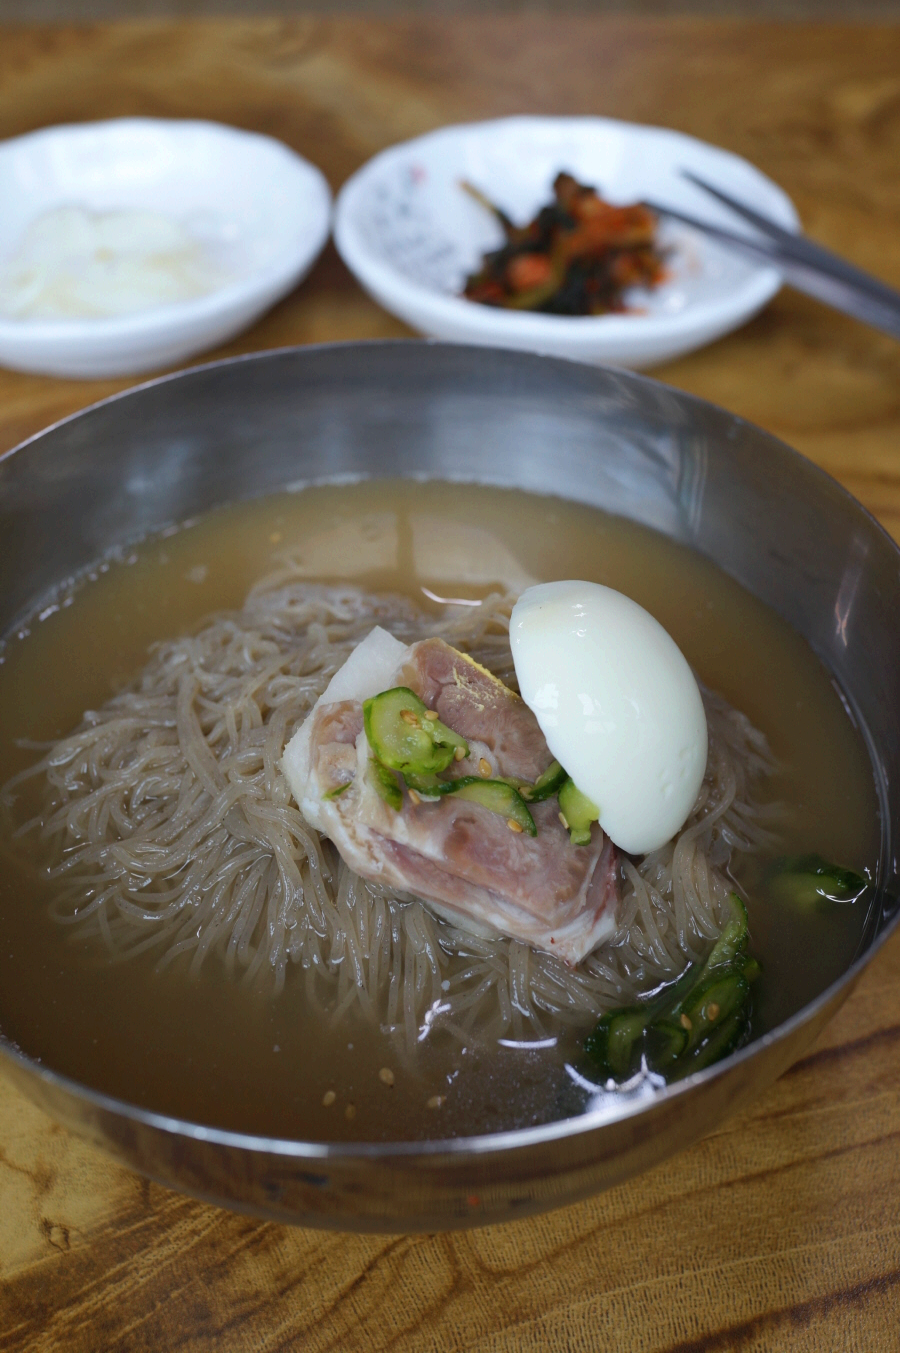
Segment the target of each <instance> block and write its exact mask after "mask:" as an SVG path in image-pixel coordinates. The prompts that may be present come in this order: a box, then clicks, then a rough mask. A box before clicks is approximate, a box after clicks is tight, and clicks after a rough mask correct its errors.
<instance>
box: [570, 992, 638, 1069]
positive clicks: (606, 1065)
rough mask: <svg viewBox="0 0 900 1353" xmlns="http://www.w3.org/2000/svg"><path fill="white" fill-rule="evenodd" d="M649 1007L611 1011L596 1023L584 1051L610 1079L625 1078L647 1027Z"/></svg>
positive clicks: (627, 1007) (630, 1007) (586, 1041)
mask: <svg viewBox="0 0 900 1353" xmlns="http://www.w3.org/2000/svg"><path fill="white" fill-rule="evenodd" d="M647 1014H648V1012H647V1010H646V1009H642V1008H641V1007H640V1006H626V1008H625V1009H623V1010H610V1011H609V1013H608V1014H606V1015H604V1016H603V1017H602V1018H601V1019H600V1020H598V1021H597V1023H596V1024H595V1025H594V1028H593V1030H592V1031H591V1033H590V1034H588V1036H587V1038H586V1039H585V1041H584V1050H585V1052H586V1053H587V1054H588V1056H589V1057H590V1058H591V1060H592V1061H593V1062H595V1063H596V1065H597V1067H598V1069H599V1071H600V1073H601V1075H604V1076H605V1077H606V1078H607V1079H609V1078H610V1077H611V1078H612V1079H613V1080H625V1079H626V1077H627V1076H628V1072H629V1070H630V1069H631V1063H632V1060H633V1052H634V1045H635V1043H636V1042H637V1041H638V1039H640V1038H642V1037H643V1034H644V1030H645V1029H646V1027H647Z"/></svg>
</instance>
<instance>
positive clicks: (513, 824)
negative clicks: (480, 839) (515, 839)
mask: <svg viewBox="0 0 900 1353" xmlns="http://www.w3.org/2000/svg"><path fill="white" fill-rule="evenodd" d="M506 825H507V827H509V830H510V831H511V832H520V831H521V830H522V828H521V826H520V824H519V823H518V822H517V821H516V820H515V818H514V817H508V818H507V819H506Z"/></svg>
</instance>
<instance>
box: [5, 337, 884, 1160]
mask: <svg viewBox="0 0 900 1353" xmlns="http://www.w3.org/2000/svg"><path fill="white" fill-rule="evenodd" d="M421 346H427V347H432V348H438V349H448V350H451V351H453V352H454V353H458V352H459V350H460V349H463V350H467V351H469V352H470V353H472V354H475V355H481V356H483V352H482V350H481V349H480V348H479V347H477V346H472V345H467V344H458V343H447V342H443V341H441V340H439V339H376V340H369V341H352V340H348V341H342V342H333V343H315V344H297V345H294V346H288V347H284V348H270V349H264V350H263V351H260V352H251V353H241V354H238V355H237V356H234V357H225V358H220V359H218V360H216V361H213V362H204V363H200V364H198V365H195V366H190V367H186V368H182V369H181V370H178V371H173V372H167V373H165V374H164V375H161V376H155V377H152V378H151V379H150V380H146V381H141V382H140V383H139V384H137V385H132V386H129V387H128V388H127V389H125V390H120V391H117V392H116V393H115V394H113V395H108V396H106V397H105V398H103V399H99V400H96V401H95V402H94V403H92V404H89V405H86V406H85V407H84V408H83V409H78V410H76V411H75V412H74V413H71V414H67V415H66V416H65V417H63V418H60V419H58V420H57V421H56V422H54V423H51V424H49V425H48V426H47V427H45V428H42V429H41V430H40V431H38V432H36V433H34V434H32V436H30V437H27V438H26V439H25V440H24V441H23V442H20V443H19V444H18V445H17V446H14V447H12V448H11V449H10V450H9V451H6V452H4V453H3V454H2V455H0V467H2V466H3V465H4V464H5V463H6V461H7V460H8V459H9V458H10V457H12V456H14V455H16V454H17V453H19V452H21V451H24V450H25V449H26V448H27V447H29V446H31V445H32V444H33V443H34V442H37V441H39V440H40V439H41V438H42V437H44V436H46V435H47V434H48V433H50V432H53V431H55V430H56V429H57V428H60V427H63V426H65V425H66V424H67V423H71V422H74V421H75V420H77V419H80V418H84V417H87V416H89V415H90V414H92V413H93V412H95V411H96V410H98V409H101V408H104V407H106V406H107V405H108V404H112V403H115V402H118V401H119V400H122V399H127V398H130V397H131V396H132V395H136V394H139V393H140V392H142V391H145V390H148V389H154V388H156V387H157V386H161V385H166V384H168V383H170V382H173V381H178V380H181V379H183V378H190V377H192V376H195V375H197V374H200V373H205V372H210V371H214V370H216V369H218V368H225V367H231V366H236V365H239V364H245V363H249V362H255V361H265V360H267V359H271V358H273V357H285V356H295V357H296V356H301V355H304V354H307V353H317V352H327V351H332V350H344V349H353V350H357V351H358V350H360V349H368V348H375V347H377V348H405V347H421ZM500 351H502V352H503V353H504V354H505V355H506V356H509V357H513V358H514V359H515V360H517V361H522V360H524V361H525V362H527V361H528V360H537V361H540V362H541V363H542V364H543V363H545V362H551V363H554V364H555V363H559V364H564V365H569V366H575V367H579V368H581V369H583V370H585V371H591V370H595V371H596V370H599V371H603V372H606V373H607V374H612V375H614V376H616V377H619V378H624V379H626V380H627V381H628V382H629V383H632V382H634V383H637V384H640V385H647V386H650V387H651V388H653V389H663V390H667V391H670V392H671V393H673V394H675V395H676V396H677V397H678V399H679V400H683V401H686V402H687V403H688V404H696V405H700V406H701V407H704V408H707V409H711V410H713V411H714V413H715V414H716V415H717V416H720V417H721V416H725V417H726V418H729V419H732V420H733V421H734V422H737V423H741V424H743V425H745V426H747V427H750V428H752V429H753V431H754V432H756V433H758V434H759V435H760V436H762V437H764V438H765V439H766V440H767V441H768V442H769V443H770V444H771V445H772V446H773V448H775V449H777V454H779V455H781V456H783V457H785V458H786V459H788V460H793V461H795V462H798V463H799V464H800V466H801V467H802V472H803V473H805V474H810V473H812V475H813V478H814V479H816V478H818V479H821V480H823V481H825V482H826V483H827V484H829V485H830V486H831V487H832V489H836V490H837V492H838V495H839V496H840V497H843V498H844V499H845V500H846V502H847V503H848V504H849V505H850V506H851V507H852V510H853V511H854V512H855V513H856V514H857V515H859V516H861V517H862V518H863V520H864V521H865V522H866V524H867V525H868V527H869V528H870V529H872V528H874V530H875V532H876V534H877V535H880V536H881V537H882V538H883V539H884V541H885V542H886V543H887V545H888V547H889V549H890V550H891V551H892V553H893V554H894V555H895V556H896V558H897V562H898V564H900V546H898V544H897V542H896V541H894V539H893V538H892V537H891V536H890V535H889V534H888V532H887V531H886V530H885V528H884V527H883V526H882V525H881V523H880V522H879V521H878V520H877V519H876V518H875V517H874V516H873V514H872V513H871V512H869V510H868V509H867V508H866V507H864V506H863V504H862V503H860V502H859V500H858V499H856V498H854V497H853V495H852V494H851V493H849V492H848V490H847V489H845V488H844V486H843V485H842V484H841V483H839V482H838V480H836V479H834V477H833V476H832V475H829V474H828V472H827V471H826V470H823V469H822V468H821V466H818V465H816V464H815V462H813V461H810V460H809V459H808V458H807V457H805V456H803V455H801V453H800V452H799V451H797V450H795V448H794V447H792V446H790V445H789V444H788V443H787V442H783V441H782V440H781V439H780V438H779V437H776V436H775V435H774V434H773V433H770V432H767V431H766V430H765V429H764V428H760V427H758V426H757V425H756V424H755V423H751V422H750V421H749V420H748V419H745V418H742V417H741V416H740V415H739V414H733V413H730V412H729V411H728V410H727V409H723V408H722V407H721V405H718V404H714V403H712V401H711V400H706V399H702V398H701V397H700V396H698V395H692V394H689V393H687V392H686V391H682V390H678V389H676V388H675V387H674V386H667V385H666V384H665V383H664V382H663V381H658V380H655V379H654V378H653V377H650V376H644V375H642V374H639V373H637V372H632V371H624V370H619V369H618V368H615V367H604V366H597V365H596V364H594V363H587V362H581V361H576V360H573V359H570V358H563V357H555V356H550V355H545V354H537V353H528V352H521V351H518V350H516V349H512V348H510V349H500ZM310 482H311V483H312V482H315V483H327V482H328V481H327V478H326V479H322V480H315V481H310ZM471 482H475V481H471ZM713 562H715V561H714V560H713ZM873 771H874V767H873ZM884 897H885V887H884V881H883V879H879V880H878V881H877V882H876V885H875V893H874V896H873V898H872V902H871V906H872V908H877V907H878V906H880V905H883V903H884ZM898 926H900V909H898V910H897V912H896V913H895V914H894V915H893V916H892V917H890V919H889V920H888V921H887V922H886V923H885V924H884V926H883V927H882V929H881V930H880V931H879V932H878V934H877V935H876V936H875V938H874V939H873V940H871V941H870V942H869V944H868V945H867V947H866V949H865V951H864V952H863V953H861V954H860V955H859V956H858V957H857V958H856V959H855V960H854V961H853V963H851V965H850V966H849V968H847V970H846V971H845V972H844V973H842V974H841V976H840V977H838V978H837V979H836V980H835V981H834V982H832V983H831V984H830V985H829V986H828V987H826V988H825V990H824V991H822V992H820V993H819V995H818V996H816V997H815V999H814V1000H812V1001H810V1002H808V1003H807V1004H806V1005H804V1006H802V1007H801V1009H800V1010H798V1011H796V1012H795V1013H794V1014H793V1015H791V1016H790V1017H789V1018H788V1019H786V1020H783V1021H782V1022H781V1023H780V1024H779V1025H778V1026H777V1027H776V1028H775V1029H772V1030H769V1031H768V1032H767V1033H765V1034H763V1035H762V1036H761V1037H759V1038H756V1039H754V1040H753V1041H752V1042H751V1043H748V1044H747V1045H746V1047H743V1048H741V1049H740V1050H739V1051H737V1052H735V1053H732V1054H731V1055H730V1056H728V1057H726V1058H724V1059H723V1060H722V1061H721V1062H718V1063H716V1064H715V1065H713V1066H710V1067H707V1068H706V1069H705V1070H703V1071H698V1072H695V1073H694V1074H693V1075H691V1076H687V1077H685V1079H684V1080H683V1081H679V1082H677V1083H676V1084H674V1085H667V1086H666V1087H665V1088H664V1089H661V1090H657V1091H655V1093H654V1094H653V1096H652V1097H649V1098H646V1099H640V1100H637V1101H634V1102H632V1103H627V1104H623V1106H622V1109H621V1112H619V1113H617V1114H615V1115H614V1116H610V1115H609V1114H608V1113H606V1112H603V1111H593V1112H592V1111H591V1110H587V1111H586V1112H584V1113H582V1114H580V1115H578V1117H575V1118H566V1119H561V1120H559V1121H557V1122H553V1123H544V1124H541V1125H539V1126H537V1127H530V1128H512V1129H508V1130H507V1131H504V1132H495V1133H484V1134H481V1135H479V1136H474V1137H447V1138H426V1139H423V1140H412V1141H400V1142H365V1141H363V1142H304V1141H297V1140H294V1139H292V1138H277V1137H276V1138H268V1137H262V1136H258V1135H256V1134H253V1133H243V1132H234V1131H231V1130H229V1129H225V1128H213V1127H206V1126H204V1125H203V1124H200V1123H192V1122H189V1121H187V1120H185V1119H180V1118H173V1117H170V1116H168V1115H166V1114H160V1113H156V1112H155V1111H153V1110H151V1109H143V1108H141V1107H140V1106H138V1105H135V1104H130V1103H128V1102H127V1101H126V1100H120V1099H117V1098H115V1096H113V1095H107V1094H104V1093H102V1092H101V1091H97V1090H92V1089H91V1088H90V1087H89V1086H85V1085H82V1084H81V1083H80V1082H79V1081H76V1080H72V1079H71V1078H70V1077H68V1076H65V1075H63V1074H62V1073H60V1072H57V1071H53V1070H51V1069H50V1068H49V1067H44V1066H42V1065H41V1064H40V1063H39V1062H36V1061H34V1060H33V1059H32V1058H30V1057H28V1056H27V1055H26V1054H25V1053H23V1052H21V1051H20V1049H19V1048H17V1047H16V1046H15V1045H14V1044H13V1043H12V1042H10V1040H9V1039H7V1038H6V1037H5V1036H4V1035H3V1034H2V1032H0V1054H2V1056H3V1057H5V1058H6V1059H8V1060H9V1061H11V1062H12V1063H13V1064H15V1065H16V1066H18V1067H19V1069H20V1070H22V1071H24V1072H26V1073H28V1074H30V1075H32V1076H35V1077H37V1079H38V1080H40V1081H42V1082H43V1083H44V1084H46V1085H49V1086H51V1087H54V1088H57V1089H60V1090H62V1091H63V1092H64V1093H66V1094H68V1095H71V1096H72V1097H73V1098H75V1099H78V1100H81V1101H83V1102H86V1103H88V1104H90V1105H92V1106H93V1107H94V1108H95V1109H98V1110H100V1111H102V1112H105V1113H112V1114H114V1115H115V1116H116V1117H118V1118H124V1119H126V1120H128V1121H130V1122H135V1123H140V1124H142V1125H144V1126H146V1127H149V1128H152V1129H155V1130H157V1131H161V1132H166V1133H169V1134H171V1135H173V1136H183V1137H187V1138H189V1139H192V1140H194V1141H203V1142H209V1143H210V1144H212V1145H216V1146H222V1147H227V1148H231V1149H236V1150H242V1151H252V1152H255V1153H266V1154H270V1155H275V1156H285V1157H293V1158H295V1159H297V1160H315V1161H322V1160H334V1161H336V1162H352V1161H354V1160H366V1161H373V1160H374V1161H379V1160H381V1161H390V1160H396V1159H398V1158H410V1157H429V1158H440V1157H453V1156H459V1155H462V1154H470V1155H471V1154H475V1155H488V1154H490V1153H492V1152H503V1151H513V1150H516V1149H519V1148H522V1149H525V1148H528V1147H533V1146H541V1145H544V1144H548V1143H551V1142H554V1141H561V1140H566V1139H569V1138H572V1137H578V1136H581V1135H582V1134H587V1133H589V1132H591V1131H592V1130H593V1129H597V1128H600V1127H603V1126H608V1125H609V1124H611V1123H612V1122H623V1121H626V1120H628V1119H630V1118H635V1117H638V1116H639V1115H640V1114H642V1113H644V1112H645V1111H647V1110H648V1109H651V1108H655V1107H658V1106H659V1105H661V1104H663V1103H668V1102H670V1101H673V1100H676V1099H677V1098H678V1097H680V1096H681V1095H683V1094H687V1093H688V1092H689V1091H690V1090H691V1089H693V1088H694V1087H695V1086H697V1085H699V1084H704V1083H707V1082H711V1081H713V1080H716V1079H717V1078H718V1077H720V1076H722V1075H724V1074H725V1073H726V1072H729V1071H730V1070H731V1068H732V1067H734V1066H737V1065H740V1064H741V1063H743V1062H746V1061H749V1060H750V1059H751V1058H753V1057H755V1056H757V1055H758V1054H759V1053H760V1052H762V1051H763V1049H765V1048H769V1047H773V1046H774V1045H776V1044H777V1043H779V1042H781V1041H783V1040H784V1039H786V1038H787V1037H788V1036H789V1035H791V1034H792V1033H794V1032H795V1031H796V1030H798V1029H800V1028H802V1026H803V1025H805V1024H807V1023H810V1022H811V1021H812V1020H813V1019H814V1018H815V1016H816V1015H817V1014H818V1013H819V1012H820V1011H821V1010H822V1009H824V1008H825V1007H826V1006H827V1005H828V1004H829V1003H830V1002H831V1001H833V999H834V998H835V997H836V996H837V995H838V994H839V993H840V992H841V991H842V990H843V989H844V988H845V987H848V986H850V985H852V983H853V982H854V981H855V980H856V979H857V977H858V976H859V975H860V973H861V972H862V971H863V969H864V968H865V967H866V966H867V965H868V964H869V963H870V962H871V960H872V959H873V958H874V956H875V954H876V953H877V952H878V950H879V949H880V948H881V946H882V945H883V944H884V943H885V941H886V940H887V939H888V938H889V937H890V936H891V935H892V934H893V932H894V931H895V930H896V929H897V928H898ZM598 1088H602V1087H598Z"/></svg>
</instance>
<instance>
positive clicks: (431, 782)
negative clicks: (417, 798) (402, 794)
mask: <svg viewBox="0 0 900 1353" xmlns="http://www.w3.org/2000/svg"><path fill="white" fill-rule="evenodd" d="M403 779H404V780H405V781H406V787H407V789H414V790H415V791H416V793H417V794H421V796H422V798H423V799H437V798H440V796H441V795H442V794H449V792H450V790H451V788H452V781H450V780H439V779H438V778H437V776H436V775H413V773H412V771H406V773H405V774H404V776H403Z"/></svg>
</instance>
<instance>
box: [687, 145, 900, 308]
mask: <svg viewBox="0 0 900 1353" xmlns="http://www.w3.org/2000/svg"><path fill="white" fill-rule="evenodd" d="M681 176H682V178H686V179H688V180H689V181H690V182H691V183H693V184H695V185H696V186H697V187H698V188H702V189H703V191H704V192H706V193H709V195H710V197H714V198H716V199H717V200H718V201H719V202H722V203H723V204H724V205H725V206H726V207H728V208H729V209H730V210H731V211H733V212H735V213H736V215H738V216H742V217H743V218H744V220H745V221H749V222H750V224H751V225H754V226H756V229H757V230H760V231H762V233H763V234H764V235H767V236H768V237H769V239H772V240H777V241H778V242H779V243H780V244H781V245H783V247H784V250H785V253H787V254H789V255H790V256H791V257H793V258H796V259H797V260H798V262H800V263H803V264H805V265H807V266H810V267H821V268H823V269H824V270H825V271H826V272H830V273H831V274H832V276H834V277H840V278H841V279H842V280H843V281H845V282H849V283H851V284H853V285H854V286H859V287H862V288H863V290H866V291H870V292H871V293H872V295H873V296H878V297H879V298H880V299H881V300H885V301H888V302H890V303H896V302H897V301H898V300H900V293H898V292H896V291H894V290H893V288H892V287H889V286H888V285H887V284H886V283H885V282H882V281H880V280H879V279H878V278H877V277H873V276H872V274H871V273H867V272H863V270H862V268H857V267H855V266H854V265H853V264H852V263H848V262H847V260H846V259H845V258H841V256H840V254H835V253H832V251H831V250H830V249H824V248H823V247H822V245H821V244H814V243H813V242H812V240H809V239H807V238H806V237H805V236H804V235H797V234H795V233H794V232H793V231H791V230H785V229H784V227H783V226H780V225H777V224H776V223H775V222H774V221H771V220H770V219H769V217H768V216H762V215H761V214H760V213H759V212H758V211H754V210H753V208H752V207H748V206H747V204H746V203H745V202H741V201H739V200H738V199H737V198H736V197H731V196H729V194H728V193H726V192H723V191H722V189H721V188H717V187H716V186H715V184H713V183H707V181H706V179H702V178H701V177H700V175H699V174H695V173H693V172H692V171H691V170H690V169H682V170H681Z"/></svg>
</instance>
